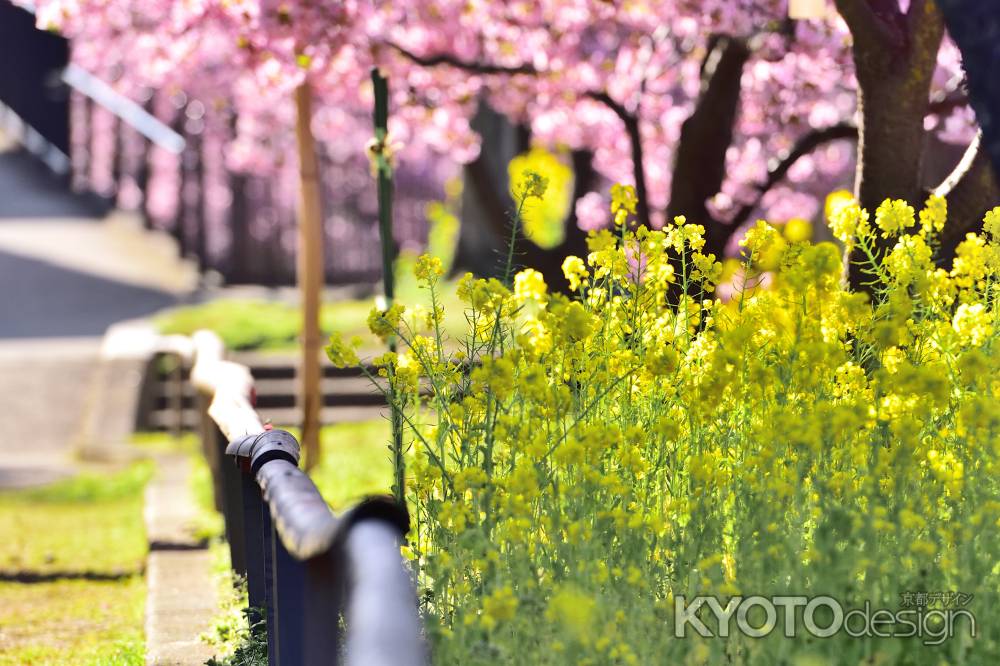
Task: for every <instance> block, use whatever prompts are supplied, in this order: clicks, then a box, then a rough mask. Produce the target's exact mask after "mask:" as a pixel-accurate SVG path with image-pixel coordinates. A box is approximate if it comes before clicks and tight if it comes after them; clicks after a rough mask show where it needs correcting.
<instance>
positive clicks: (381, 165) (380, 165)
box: [372, 68, 406, 502]
mask: <svg viewBox="0 0 1000 666" xmlns="http://www.w3.org/2000/svg"><path fill="white" fill-rule="evenodd" d="M372 85H373V87H374V91H375V114H374V120H375V143H374V147H373V157H374V159H375V176H376V178H377V182H378V222H379V224H378V231H379V239H380V240H381V241H382V285H383V288H384V293H385V307H386V309H388V308H391V307H392V301H393V298H394V297H395V276H394V274H393V262H394V261H395V259H396V242H395V240H394V239H393V236H392V164H390V162H389V157H388V155H387V149H388V146H387V145H386V143H387V141H388V136H389V83H388V81H386V79H385V77H384V76H382V74H381V73H379V71H378V68H375V69H372ZM389 351H393V352H394V351H396V339H395V337H391V338H389ZM389 407H390V410H391V418H392V445H391V446H390V450H391V452H392V467H393V486H392V494H393V496H394V497H395V498H396V501H398V502H405V501H406V494H405V489H404V482H405V479H406V464H405V462H404V460H403V414H402V412H401V411H400V405H399V404H398V402H397V401H396V396H395V395H394V393H393V388H392V383H391V382H390V384H389Z"/></svg>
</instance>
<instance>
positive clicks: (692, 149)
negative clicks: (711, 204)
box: [667, 35, 750, 257]
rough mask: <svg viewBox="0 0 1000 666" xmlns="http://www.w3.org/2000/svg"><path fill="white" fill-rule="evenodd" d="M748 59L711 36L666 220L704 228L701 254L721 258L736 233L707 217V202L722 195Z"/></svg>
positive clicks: (742, 46) (732, 42)
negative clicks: (681, 219) (683, 219)
mask: <svg viewBox="0 0 1000 666" xmlns="http://www.w3.org/2000/svg"><path fill="white" fill-rule="evenodd" d="M749 57H750V50H749V48H748V47H747V44H746V43H745V42H744V41H743V40H740V39H736V38H733V37H728V36H725V35H717V36H714V37H713V38H712V40H711V43H710V48H709V52H708V55H706V56H705V62H704V63H703V65H702V86H701V95H700V97H699V98H698V104H697V106H696V107H695V109H694V111H693V112H692V113H691V115H690V116H689V117H688V118H687V120H685V121H684V124H683V126H682V127H681V137H680V142H679V143H678V145H677V157H676V161H675V163H674V173H673V181H672V184H671V188H670V203H669V205H668V207H667V219H668V220H671V219H673V218H674V217H676V216H678V215H684V216H685V217H686V218H687V219H688V221H689V222H692V223H696V224H702V225H704V226H705V232H706V233H705V235H706V238H705V251H706V252H713V253H715V255H716V256H720V257H721V256H722V253H723V251H724V250H725V248H726V245H727V243H728V242H729V238H730V237H731V236H732V234H733V233H734V232H735V229H734V228H732V227H731V226H730V225H725V224H722V223H720V222H718V221H716V220H715V219H713V218H712V216H711V215H710V214H709V212H708V208H707V205H706V202H707V201H708V199H709V198H711V197H713V196H715V194H717V193H718V192H719V190H721V189H722V181H723V179H724V178H725V174H726V151H727V150H728V149H729V146H730V144H731V143H732V141H733V127H734V126H735V124H736V118H737V114H738V113H739V104H740V92H741V87H740V82H741V78H742V76H743V67H744V65H746V62H747V59H748V58H749Z"/></svg>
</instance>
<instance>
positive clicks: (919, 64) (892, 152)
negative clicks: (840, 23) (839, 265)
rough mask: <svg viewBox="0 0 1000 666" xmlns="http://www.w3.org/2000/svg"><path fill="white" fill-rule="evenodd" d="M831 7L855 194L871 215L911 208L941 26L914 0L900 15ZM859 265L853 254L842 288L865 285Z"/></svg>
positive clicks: (857, 6) (883, 6) (889, 1)
mask: <svg viewBox="0 0 1000 666" xmlns="http://www.w3.org/2000/svg"><path fill="white" fill-rule="evenodd" d="M836 4H837V9H838V10H839V11H840V13H841V15H842V16H843V17H844V20H845V21H846V22H847V25H848V27H849V28H850V30H851V35H852V36H853V39H854V62H855V69H856V71H857V78H858V106H859V112H858V115H859V143H858V166H857V176H856V179H855V194H856V195H857V197H858V200H859V201H860V203H861V206H862V207H863V208H865V209H867V210H868V212H869V214H871V215H872V216H874V214H875V210H876V209H877V208H878V206H879V204H880V203H881V202H882V201H883V200H884V199H886V198H892V199H904V200H906V201H908V202H909V203H910V204H912V205H914V206H915V207H916V206H919V205H920V204H921V203H922V199H923V193H924V191H923V188H922V183H921V180H920V175H921V172H922V165H923V156H924V147H925V141H924V139H925V136H924V135H925V130H924V117H925V116H926V114H927V108H928V106H929V103H930V87H931V75H932V73H933V71H934V67H935V64H936V63H937V54H938V50H939V48H940V46H941V40H942V38H943V36H944V22H943V21H942V19H941V15H940V13H939V12H938V11H937V10H936V8H935V7H934V4H933V3H932V2H929V1H927V0H914V1H913V2H912V4H911V6H910V8H909V10H908V11H907V12H906V13H903V12H902V11H901V10H900V8H899V3H898V1H897V0H836ZM878 250H879V251H884V250H885V248H884V247H882V248H878ZM860 261H861V256H859V254H858V251H856V252H855V253H854V254H853V256H851V257H850V258H849V266H848V282H849V283H850V285H851V287H852V288H855V289H864V288H865V285H866V283H869V282H871V281H872V279H873V276H872V275H870V274H869V273H868V271H866V270H863V269H862V268H861V267H860V265H859V263H858V262H860Z"/></svg>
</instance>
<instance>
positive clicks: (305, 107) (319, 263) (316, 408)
mask: <svg viewBox="0 0 1000 666" xmlns="http://www.w3.org/2000/svg"><path fill="white" fill-rule="evenodd" d="M295 108H296V115H297V118H296V124H295V139H296V143H297V145H298V152H299V188H300V190H299V247H298V257H297V259H298V266H297V270H298V283H299V290H300V292H301V296H302V367H301V384H300V387H299V390H300V395H299V401H300V404H301V405H302V447H303V449H304V450H305V468H306V469H307V470H308V469H311V468H312V467H314V466H315V465H316V463H317V462H319V415H320V409H321V408H322V395H321V393H320V365H319V350H320V345H321V340H320V330H319V304H320V291H321V289H322V286H323V226H322V221H321V219H320V217H321V212H320V193H319V181H318V176H317V171H318V169H317V166H316V142H315V139H314V138H313V134H312V126H311V122H312V90H311V89H310V87H309V84H308V83H302V84H301V85H300V86H299V87H298V88H296V89H295Z"/></svg>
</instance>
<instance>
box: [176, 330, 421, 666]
mask: <svg viewBox="0 0 1000 666" xmlns="http://www.w3.org/2000/svg"><path fill="white" fill-rule="evenodd" d="M193 349H194V352H193V355H194V365H193V367H192V370H191V379H192V382H193V383H194V384H195V386H196V387H197V388H198V389H199V392H200V396H201V401H202V405H203V408H204V411H203V413H204V415H205V418H204V419H203V421H202V432H201V436H202V443H203V446H204V451H205V454H206V456H207V458H208V461H209V466H210V467H211V468H212V471H213V482H214V484H215V493H216V504H217V506H218V507H219V508H220V510H221V511H222V514H223V516H224V517H225V530H226V539H227V540H228V542H229V548H230V555H231V558H232V565H233V570H234V572H235V573H237V574H239V575H240V576H245V578H246V581H247V592H248V596H249V605H250V607H251V609H260V610H261V613H262V616H263V617H262V619H266V627H267V646H268V663H269V664H272V665H273V664H279V665H280V666H293V665H294V666H299V665H301V666H312V665H314V664H341V663H343V664H347V665H348V666H418V665H420V664H425V663H426V662H427V653H426V646H425V643H424V640H423V630H422V625H421V622H420V616H419V612H418V609H417V599H416V593H415V589H414V585H413V581H412V578H411V576H410V573H409V571H408V569H407V567H406V566H405V564H404V562H403V558H402V556H401V554H400V546H401V544H402V539H403V536H404V535H405V534H406V532H407V530H408V520H409V519H408V516H407V513H406V508H405V507H404V506H401V505H399V504H397V503H395V502H394V501H393V500H392V499H391V498H387V497H373V498H369V499H367V500H364V501H362V502H361V503H359V504H357V505H355V506H354V507H353V508H351V509H350V510H349V511H347V512H345V513H344V514H342V515H339V516H335V515H334V514H333V512H332V511H331V510H330V508H329V506H327V504H326V501H325V500H324V499H323V497H322V495H320V493H319V491H318V490H317V488H316V486H315V484H314V483H313V482H312V480H311V479H310V478H309V477H308V476H307V475H306V474H305V472H303V471H302V470H301V469H299V466H298V463H299V444H298V442H297V441H296V440H295V438H294V437H293V436H292V435H291V434H289V433H288V432H285V431H283V430H272V429H268V428H266V427H265V426H264V425H263V424H262V423H261V421H260V418H259V417H258V416H257V413H256V411H255V410H254V408H253V378H252V377H251V375H250V372H249V370H248V369H247V368H246V367H244V366H241V365H239V364H236V363H232V362H229V361H225V360H223V354H224V348H223V345H222V342H221V340H219V338H218V337H217V336H215V335H214V334H212V333H208V332H200V333H197V334H195V336H194V339H193Z"/></svg>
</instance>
